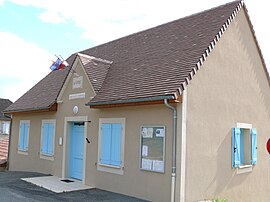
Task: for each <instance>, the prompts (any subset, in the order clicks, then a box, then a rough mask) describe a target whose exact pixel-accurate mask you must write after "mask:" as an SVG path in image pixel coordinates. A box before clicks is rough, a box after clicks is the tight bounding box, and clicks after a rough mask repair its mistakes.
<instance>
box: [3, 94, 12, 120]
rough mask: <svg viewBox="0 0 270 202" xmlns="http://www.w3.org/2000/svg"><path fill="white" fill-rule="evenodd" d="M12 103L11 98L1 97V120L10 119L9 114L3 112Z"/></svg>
mask: <svg viewBox="0 0 270 202" xmlns="http://www.w3.org/2000/svg"><path fill="white" fill-rule="evenodd" d="M11 104H12V102H11V101H10V100H9V99H2V98H0V120H10V117H9V116H8V115H5V114H3V111H4V110H5V109H6V108H7V107H8V106H10V105H11Z"/></svg>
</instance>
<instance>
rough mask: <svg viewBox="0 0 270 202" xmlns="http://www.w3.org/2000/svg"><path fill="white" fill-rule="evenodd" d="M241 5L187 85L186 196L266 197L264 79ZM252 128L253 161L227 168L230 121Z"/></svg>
mask: <svg viewBox="0 0 270 202" xmlns="http://www.w3.org/2000/svg"><path fill="white" fill-rule="evenodd" d="M267 79H268V78H267V74H266V72H265V71H264V68H263V64H262V60H261V58H260V55H259V53H258V49H257V46H256V44H255V42H254V38H253V35H252V32H251V29H250V26H249V24H248V21H247V17H246V14H245V13H244V11H243V10H242V11H240V13H239V14H238V16H237V17H236V18H235V20H234V21H233V22H232V23H231V25H230V26H229V28H228V29H227V30H226V32H225V33H224V35H223V36H222V38H221V40H220V41H219V43H218V44H217V46H216V47H215V49H214V50H213V51H212V52H211V54H210V56H209V57H208V58H207V60H206V62H205V63H204V65H203V67H202V68H201V69H200V70H199V71H198V73H197V74H196V76H195V78H194V79H193V80H192V81H191V83H190V84H189V86H188V103H187V106H188V107H187V165H186V201H197V200H202V199H211V198H226V199H228V200H229V201H237V202H241V201H244V202H248V201H250V202H255V201H258V202H259V201H269V191H270V188H269V187H270V184H269V179H268V176H269V174H270V173H269V172H270V171H269V154H268V153H267V150H266V146H265V145H266V142H267V140H268V138H269V132H270V125H269V123H270V120H269V115H270V114H269V101H270V99H269V92H270V91H269V83H268V81H267ZM237 122H241V123H249V124H252V126H253V127H254V128H256V129H257V131H258V163H257V165H254V166H253V167H252V171H251V172H247V173H242V174H237V169H233V168H232V159H231V148H232V143H231V139H232V131H231V129H232V128H234V127H236V123H237Z"/></svg>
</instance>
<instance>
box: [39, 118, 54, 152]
mask: <svg viewBox="0 0 270 202" xmlns="http://www.w3.org/2000/svg"><path fill="white" fill-rule="evenodd" d="M54 134H55V120H43V121H42V128H41V151H40V153H41V155H45V156H53V153H54V149H53V148H54Z"/></svg>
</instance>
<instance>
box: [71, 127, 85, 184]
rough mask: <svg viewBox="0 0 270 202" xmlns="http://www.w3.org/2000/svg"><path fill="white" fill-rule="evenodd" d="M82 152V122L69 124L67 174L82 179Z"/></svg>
mask: <svg viewBox="0 0 270 202" xmlns="http://www.w3.org/2000/svg"><path fill="white" fill-rule="evenodd" d="M83 152H84V122H74V123H71V124H70V159H69V176H70V177H71V178H75V179H78V180H82V176H83Z"/></svg>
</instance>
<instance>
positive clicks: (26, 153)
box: [18, 149, 28, 155]
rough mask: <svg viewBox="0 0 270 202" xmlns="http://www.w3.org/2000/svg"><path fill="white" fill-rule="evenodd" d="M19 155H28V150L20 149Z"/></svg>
mask: <svg viewBox="0 0 270 202" xmlns="http://www.w3.org/2000/svg"><path fill="white" fill-rule="evenodd" d="M18 154H22V155H28V150H19V149H18Z"/></svg>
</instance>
